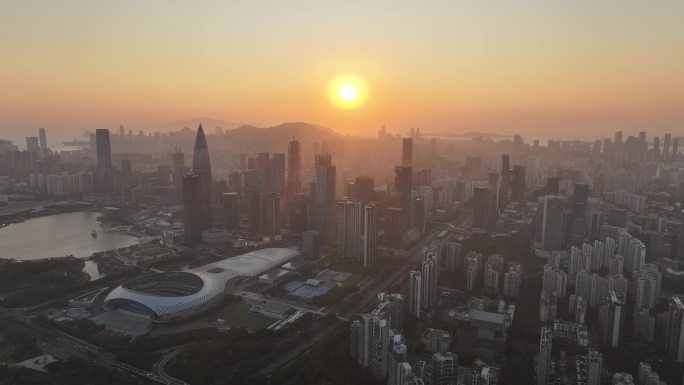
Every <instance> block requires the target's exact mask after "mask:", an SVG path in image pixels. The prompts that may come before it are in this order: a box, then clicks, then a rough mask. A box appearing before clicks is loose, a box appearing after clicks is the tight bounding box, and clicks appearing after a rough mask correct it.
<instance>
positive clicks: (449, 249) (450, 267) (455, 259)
mask: <svg viewBox="0 0 684 385" xmlns="http://www.w3.org/2000/svg"><path fill="white" fill-rule="evenodd" d="M445 259H446V261H445V264H444V265H445V266H444V268H445V270H446V271H456V269H459V268H461V265H462V260H463V257H462V256H461V243H460V242H456V241H450V242H449V243H447V245H446V258H445Z"/></svg>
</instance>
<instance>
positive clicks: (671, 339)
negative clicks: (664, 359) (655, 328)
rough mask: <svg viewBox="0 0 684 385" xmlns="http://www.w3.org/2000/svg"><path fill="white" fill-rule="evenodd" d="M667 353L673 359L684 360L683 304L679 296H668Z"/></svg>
mask: <svg viewBox="0 0 684 385" xmlns="http://www.w3.org/2000/svg"><path fill="white" fill-rule="evenodd" d="M668 316H669V328H668V333H667V355H668V358H670V359H671V360H673V361H676V362H684V304H682V299H681V298H679V297H670V309H669V315H668Z"/></svg>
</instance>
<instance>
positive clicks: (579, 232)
mask: <svg viewBox="0 0 684 385" xmlns="http://www.w3.org/2000/svg"><path fill="white" fill-rule="evenodd" d="M588 199H589V185H588V184H586V183H575V188H574V192H573V195H572V211H571V213H570V215H571V217H570V231H569V235H570V244H571V245H579V244H581V243H582V242H583V241H584V233H585V232H586V218H587V201H588Z"/></svg>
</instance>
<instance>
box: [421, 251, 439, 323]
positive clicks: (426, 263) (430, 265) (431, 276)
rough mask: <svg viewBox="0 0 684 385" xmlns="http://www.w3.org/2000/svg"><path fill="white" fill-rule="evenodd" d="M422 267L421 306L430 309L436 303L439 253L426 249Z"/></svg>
mask: <svg viewBox="0 0 684 385" xmlns="http://www.w3.org/2000/svg"><path fill="white" fill-rule="evenodd" d="M422 267H423V273H422V275H421V279H422V287H421V295H422V298H421V306H422V307H423V309H425V310H431V309H432V307H433V306H434V305H435V304H436V303H437V280H438V274H439V254H437V253H436V252H435V251H434V250H428V251H426V252H425V256H424V258H423V266H422Z"/></svg>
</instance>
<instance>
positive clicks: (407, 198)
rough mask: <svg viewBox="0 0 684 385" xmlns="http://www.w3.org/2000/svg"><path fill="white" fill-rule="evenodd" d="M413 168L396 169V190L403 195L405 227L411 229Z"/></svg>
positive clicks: (402, 205) (398, 167) (402, 204)
mask: <svg viewBox="0 0 684 385" xmlns="http://www.w3.org/2000/svg"><path fill="white" fill-rule="evenodd" d="M412 172H413V171H412V169H411V166H396V167H395V168H394V189H395V190H396V191H397V192H399V193H400V194H401V210H402V214H403V216H404V221H405V227H406V228H409V227H411V174H412Z"/></svg>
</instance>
